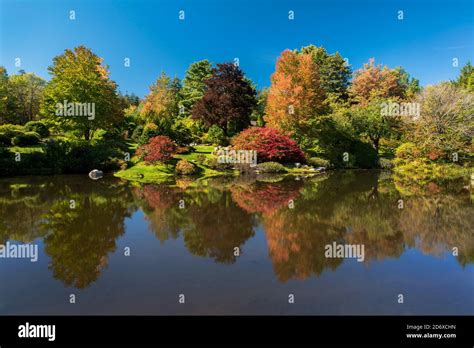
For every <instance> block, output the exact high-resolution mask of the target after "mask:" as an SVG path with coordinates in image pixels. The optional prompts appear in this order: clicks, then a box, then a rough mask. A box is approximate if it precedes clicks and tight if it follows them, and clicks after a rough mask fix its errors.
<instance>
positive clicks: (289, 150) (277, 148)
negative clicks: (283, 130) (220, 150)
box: [231, 127, 306, 163]
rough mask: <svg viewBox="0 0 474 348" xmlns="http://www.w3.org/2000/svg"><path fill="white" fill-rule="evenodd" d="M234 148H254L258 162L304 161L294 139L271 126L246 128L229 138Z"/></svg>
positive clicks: (302, 154)
mask: <svg viewBox="0 0 474 348" xmlns="http://www.w3.org/2000/svg"><path fill="white" fill-rule="evenodd" d="M231 144H232V146H233V147H234V148H235V149H236V150H256V151H257V159H258V162H269V161H273V162H280V163H289V162H305V161H306V159H305V156H304V153H303V151H301V149H300V148H299V146H298V144H297V143H296V141H294V140H292V139H290V138H289V137H287V136H285V135H282V134H280V133H279V132H278V131H277V130H276V129H272V128H266V127H263V128H259V127H252V128H247V129H246V130H244V131H242V132H241V133H240V134H238V135H236V136H235V137H233V138H232V140H231Z"/></svg>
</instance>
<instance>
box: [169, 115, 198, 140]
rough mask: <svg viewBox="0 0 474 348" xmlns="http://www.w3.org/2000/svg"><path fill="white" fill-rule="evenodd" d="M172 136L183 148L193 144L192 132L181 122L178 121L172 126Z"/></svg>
mask: <svg viewBox="0 0 474 348" xmlns="http://www.w3.org/2000/svg"><path fill="white" fill-rule="evenodd" d="M170 136H171V138H172V139H173V140H174V141H175V142H176V143H177V144H178V145H181V146H186V145H189V144H191V143H192V142H193V135H192V133H191V130H190V129H189V128H188V127H186V124H185V123H184V122H181V121H177V122H176V123H175V124H173V125H172V126H171V134H170Z"/></svg>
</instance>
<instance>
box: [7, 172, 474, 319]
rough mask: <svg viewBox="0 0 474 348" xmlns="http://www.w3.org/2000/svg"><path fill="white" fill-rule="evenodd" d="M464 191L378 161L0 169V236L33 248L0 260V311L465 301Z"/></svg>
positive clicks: (382, 306)
mask: <svg viewBox="0 0 474 348" xmlns="http://www.w3.org/2000/svg"><path fill="white" fill-rule="evenodd" d="M473 200H474V199H473V197H472V196H471V193H470V192H469V188H468V187H466V182H465V181H461V182H450V183H444V184H439V183H438V184H434V183H431V184H429V185H425V186H424V187H418V186H416V187H414V186H410V185H406V184H402V183H400V182H397V180H396V178H393V177H392V176H391V174H389V173H384V172H377V171H347V172H336V173H331V174H329V175H324V176H317V177H312V178H295V177H286V178H284V177H278V176H269V177H260V178H258V180H257V179H256V178H255V177H239V178H216V179H212V180H202V181H198V182H192V181H190V180H186V179H179V180H177V181H174V182H170V183H169V184H162V185H137V184H135V185H132V184H130V183H127V182H125V181H121V180H118V179H114V178H106V179H103V180H99V181H91V180H90V179H88V178H87V177H83V176H51V177H19V178H8V179H1V180H0V244H2V245H6V244H10V246H11V245H18V244H21V243H32V244H33V245H37V246H38V255H37V258H38V259H37V261H36V262H31V260H30V259H26V258H24V259H19V258H0V279H1V280H0V314H2V315H4V314H8V315H10V314H11V315H13V314H145V315H148V314H150V315H151V314H157V315H160V314H230V315H232V314H470V315H472V314H474V295H473V294H474V228H473V226H474V205H473ZM333 243H337V244H338V245H340V244H342V245H348V244H351V245H359V246H364V249H363V250H364V258H363V261H362V262H360V261H361V260H357V259H356V258H347V257H346V258H338V257H326V255H325V250H326V249H325V248H326V246H327V245H333ZM71 294H73V295H75V303H70V299H71V297H70V296H71ZM180 294H182V295H184V297H180ZM290 295H292V296H290ZM400 295H403V296H402V297H403V298H402V297H401V296H400ZM180 298H181V300H183V299H184V303H180V301H179V299H180ZM290 298H291V300H290ZM293 299H294V301H292V300H293ZM401 299H402V302H403V303H399V302H401ZM289 302H294V303H289Z"/></svg>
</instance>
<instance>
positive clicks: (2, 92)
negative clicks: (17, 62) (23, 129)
mask: <svg viewBox="0 0 474 348" xmlns="http://www.w3.org/2000/svg"><path fill="white" fill-rule="evenodd" d="M7 118H8V74H7V69H5V67H3V66H0V124H2V123H6V122H7Z"/></svg>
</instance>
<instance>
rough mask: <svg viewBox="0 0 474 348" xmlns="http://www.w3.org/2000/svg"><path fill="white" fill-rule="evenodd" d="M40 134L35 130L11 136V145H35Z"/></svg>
mask: <svg viewBox="0 0 474 348" xmlns="http://www.w3.org/2000/svg"><path fill="white" fill-rule="evenodd" d="M40 140H41V139H40V136H39V134H38V133H36V132H26V133H23V134H19V135H16V136H14V137H13V139H12V145H14V146H30V145H37V144H39V142H40Z"/></svg>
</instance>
